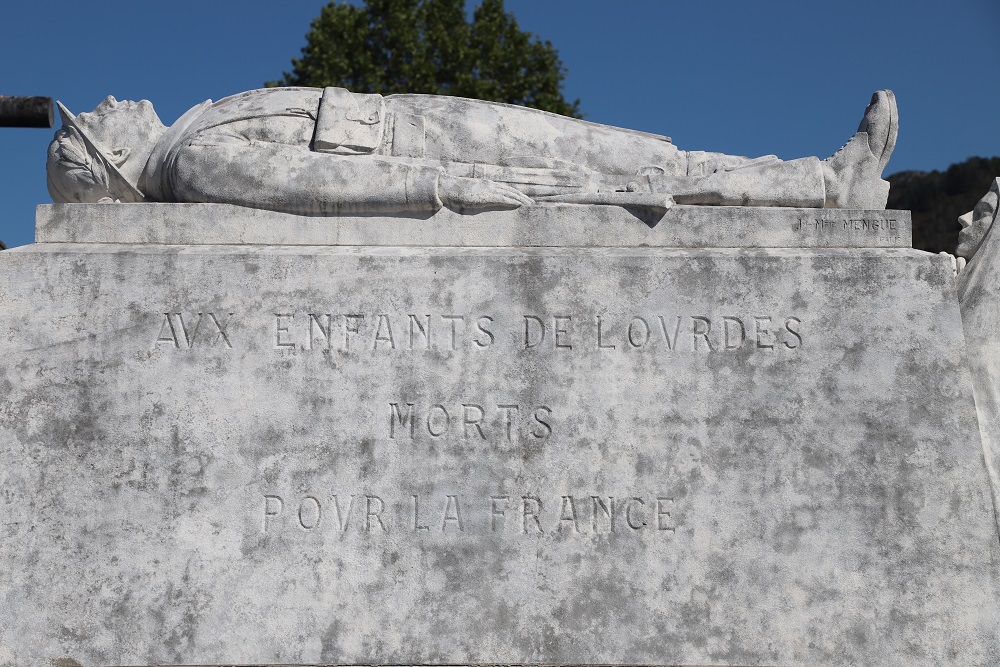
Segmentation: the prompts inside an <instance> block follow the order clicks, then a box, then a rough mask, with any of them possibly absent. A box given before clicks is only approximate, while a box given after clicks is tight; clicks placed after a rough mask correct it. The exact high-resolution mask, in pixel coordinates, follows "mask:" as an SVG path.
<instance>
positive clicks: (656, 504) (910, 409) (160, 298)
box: [0, 89, 1000, 667]
mask: <svg viewBox="0 0 1000 667" xmlns="http://www.w3.org/2000/svg"><path fill="white" fill-rule="evenodd" d="M62 115H63V122H64V127H63V129H62V130H60V131H59V132H58V133H57V135H56V139H55V141H54V142H53V144H52V147H51V149H50V152H49V171H48V174H49V186H50V191H51V192H52V194H53V198H54V199H55V200H56V201H57V202H58V203H56V204H53V205H46V206H40V207H39V209H38V214H37V220H36V225H37V227H36V229H37V231H36V243H35V244H34V245H32V246H27V247H24V248H15V249H13V250H9V251H5V252H4V253H3V254H2V255H0V305H2V308H0V341H2V342H3V343H2V344H3V346H4V347H3V351H4V354H3V356H2V357H0V387H2V389H3V393H4V396H5V400H4V403H3V411H2V412H0V443H2V448H0V464H2V465H0V471H2V475H3V486H2V488H3V496H2V498H3V501H4V508H3V509H4V522H3V531H4V532H3V536H4V539H3V540H2V541H0V556H2V559H3V562H4V563H5V568H4V569H3V570H0V572H2V575H0V576H2V577H3V580H2V585H0V594H2V599H3V604H2V605H0V664H2V665H19V666H21V665H57V666H59V667H70V666H75V665H82V666H85V667H96V666H110V665H117V666H121V665H147V666H148V665H258V666H259V665H319V664H341V665H344V664H347V665H349V664H389V665H473V664H535V665H548V664H602V665H623V666H624V665H664V666H667V665H702V666H723V665H726V666H748V665H773V666H777V665H802V666H807V665H808V666H816V665H824V666H825V665H838V666H839V665H900V666H902V665H906V666H911V665H946V664H947V665H952V664H962V665H981V666H984V667H985V666H987V665H990V666H992V665H996V664H998V662H1000V634H998V631H997V630H998V618H1000V538H998V529H997V523H996V519H995V514H994V508H993V504H992V495H991V494H992V489H991V486H990V479H991V477H990V475H991V472H990V471H991V470H994V467H992V466H993V463H992V458H991V457H990V456H989V450H988V449H987V450H984V447H983V443H984V439H983V438H981V437H980V431H981V424H980V423H979V422H978V421H977V402H976V400H975V398H974V386H973V382H972V378H971V375H970V371H969V348H968V346H967V344H966V331H968V327H969V325H968V323H966V331H963V323H962V319H961V312H960V300H959V285H960V279H956V276H955V271H954V269H953V266H952V262H951V261H950V260H949V259H948V258H945V257H941V256H939V255H931V254H928V253H924V252H920V251H916V250H913V249H912V248H910V245H911V231H910V217H909V213H908V212H906V211H887V210H884V207H885V194H886V192H887V185H886V184H885V183H884V181H882V180H881V172H882V169H883V168H884V167H885V163H886V162H887V161H888V159H889V155H890V154H891V152H892V148H893V146H894V143H895V140H896V127H897V119H896V106H895V100H894V98H893V97H892V94H891V93H888V92H887V91H882V92H880V93H877V94H876V95H875V97H874V98H873V100H872V104H871V105H869V107H868V109H867V110H866V112H865V115H864V119H863V121H862V124H861V127H860V128H859V131H858V133H857V134H855V135H854V136H853V137H852V138H851V139H850V140H849V141H848V143H847V144H846V145H845V146H844V148H842V149H841V150H840V151H838V152H836V153H835V154H834V155H833V156H832V157H831V158H828V159H827V160H819V159H816V158H803V159H801V160H793V161H789V162H783V161H780V160H778V159H777V158H774V157H773V156H768V157H765V158H757V159H752V160H751V159H747V158H740V157H734V156H726V155H720V154H708V153H699V152H694V151H681V150H679V149H677V148H675V147H674V145H673V144H672V143H671V141H670V140H669V139H667V138H666V137H661V136H657V135H649V134H645V133H640V132H633V131H630V130H623V129H619V128H610V127H607V126H601V125H596V124H593V123H586V122H584V121H578V120H573V119H565V118H561V117H558V116H553V115H551V114H545V113H542V112H536V111H531V110H525V109H520V108H517V107H510V106H506V105H497V104H489V103H483V102H476V101H471V100H457V99H449V98H437V97H432V96H415V95H403V96H391V97H385V98H382V97H379V96H368V95H363V96H359V95H354V94H351V93H349V92H347V91H344V90H342V89H327V90H312V89H290V90H269V91H253V92H250V93H246V94H243V95H238V96H235V97H233V98H227V99H225V100H221V101H220V102H216V103H210V102H209V103H205V104H204V105H200V106H198V107H196V108H195V109H193V110H192V111H190V112H188V114H186V115H185V116H184V117H182V118H181V120H179V121H178V122H177V123H176V124H175V125H174V126H172V127H170V128H164V127H163V126H162V124H161V123H160V122H159V119H157V118H156V116H155V114H154V113H153V111H152V107H151V106H150V105H149V104H148V103H147V102H140V103H132V102H125V103H118V102H116V101H115V100H114V99H113V98H109V99H108V100H107V101H106V102H105V103H103V104H102V105H101V106H100V107H98V109H96V110H95V111H94V112H93V113H90V114H86V113H81V114H79V115H76V116H74V115H73V114H72V113H70V112H69V111H68V110H66V109H65V108H63V109H62ZM116 202H117V203H116ZM974 265H975V261H973V263H972V264H971V265H970V267H974ZM963 306H964V302H963ZM978 392H979V389H978V385H977V389H976V397H978ZM980 416H981V413H980ZM984 433H985V431H984ZM989 446H990V443H989V442H988V441H987V447H989ZM994 481H995V475H994Z"/></svg>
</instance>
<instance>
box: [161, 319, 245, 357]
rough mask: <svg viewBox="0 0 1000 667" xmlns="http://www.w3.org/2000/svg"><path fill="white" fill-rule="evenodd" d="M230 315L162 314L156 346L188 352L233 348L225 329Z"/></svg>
mask: <svg viewBox="0 0 1000 667" xmlns="http://www.w3.org/2000/svg"><path fill="white" fill-rule="evenodd" d="M232 316H233V314H232V313H192V314H187V313H163V319H162V321H161V324H160V332H159V334H158V335H157V336H156V343H155V344H156V346H157V347H159V346H161V345H165V346H172V347H174V348H175V349H178V350H190V349H192V348H194V346H195V345H196V344H198V345H199V346H201V347H210V346H222V347H225V348H228V349H232V348H233V343H232V341H231V340H230V339H229V334H228V333H227V331H226V328H227V327H228V325H229V319H230V318H231V317H232Z"/></svg>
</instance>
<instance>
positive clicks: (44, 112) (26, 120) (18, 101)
mask: <svg viewBox="0 0 1000 667" xmlns="http://www.w3.org/2000/svg"><path fill="white" fill-rule="evenodd" d="M54 118H55V117H54V115H53V105H52V98H51V97H18V96H14V95H0V127H52V121H53V120H54Z"/></svg>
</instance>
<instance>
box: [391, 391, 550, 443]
mask: <svg viewBox="0 0 1000 667" xmlns="http://www.w3.org/2000/svg"><path fill="white" fill-rule="evenodd" d="M388 415H389V438H391V439H393V440H395V439H396V438H407V439H409V440H415V439H423V438H431V439H433V438H441V437H445V436H449V435H451V436H455V437H461V438H473V439H477V440H493V441H498V440H506V441H507V442H513V441H514V440H515V439H523V438H531V439H533V440H545V439H546V438H548V437H549V436H550V435H552V421H553V420H552V408H550V407H548V406H546V405H539V406H535V407H531V406H527V405H518V404H517V403H497V404H479V403H457V404H455V403H448V404H445V403H435V404H433V405H429V406H428V405H416V404H414V403H407V402H405V401H398V402H395V403H389V411H388Z"/></svg>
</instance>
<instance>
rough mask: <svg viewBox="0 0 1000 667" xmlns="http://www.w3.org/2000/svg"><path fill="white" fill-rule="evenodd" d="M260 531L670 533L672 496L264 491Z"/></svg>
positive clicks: (530, 533) (536, 533) (672, 517)
mask: <svg viewBox="0 0 1000 667" xmlns="http://www.w3.org/2000/svg"><path fill="white" fill-rule="evenodd" d="M260 507H261V509H260V512H261V514H260V517H261V524H260V525H261V531H262V532H263V533H264V534H269V535H273V534H281V533H285V532H287V531H297V532H300V533H310V532H314V531H320V530H325V531H332V532H339V533H347V532H364V533H384V534H389V533H395V532H412V533H418V534H462V533H467V534H470V535H474V534H506V535H516V534H522V535H558V534H567V533H568V534H573V535H629V534H635V533H639V532H644V533H656V534H660V535H665V536H671V535H673V534H674V532H675V531H676V524H675V521H676V516H675V515H676V510H675V506H674V498H673V496H672V495H669V494H656V495H630V494H621V495H618V496H614V495H585V494H584V495H581V494H572V495H552V496H546V495H542V494H539V493H534V492H533V493H521V494H516V493H506V492H504V493H497V494H492V495H489V496H486V497H479V496H475V497H474V496H470V495H462V494H458V493H442V494H435V495H421V494H410V495H409V497H408V498H405V499H404V498H395V499H392V500H391V501H390V500H389V499H387V498H386V497H385V496H382V495H375V494H339V493H334V494H330V495H326V496H323V497H320V496H319V495H314V494H309V495H298V496H289V495H284V496H282V495H277V494H265V495H264V496H263V498H262V502H261V505H260Z"/></svg>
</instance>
